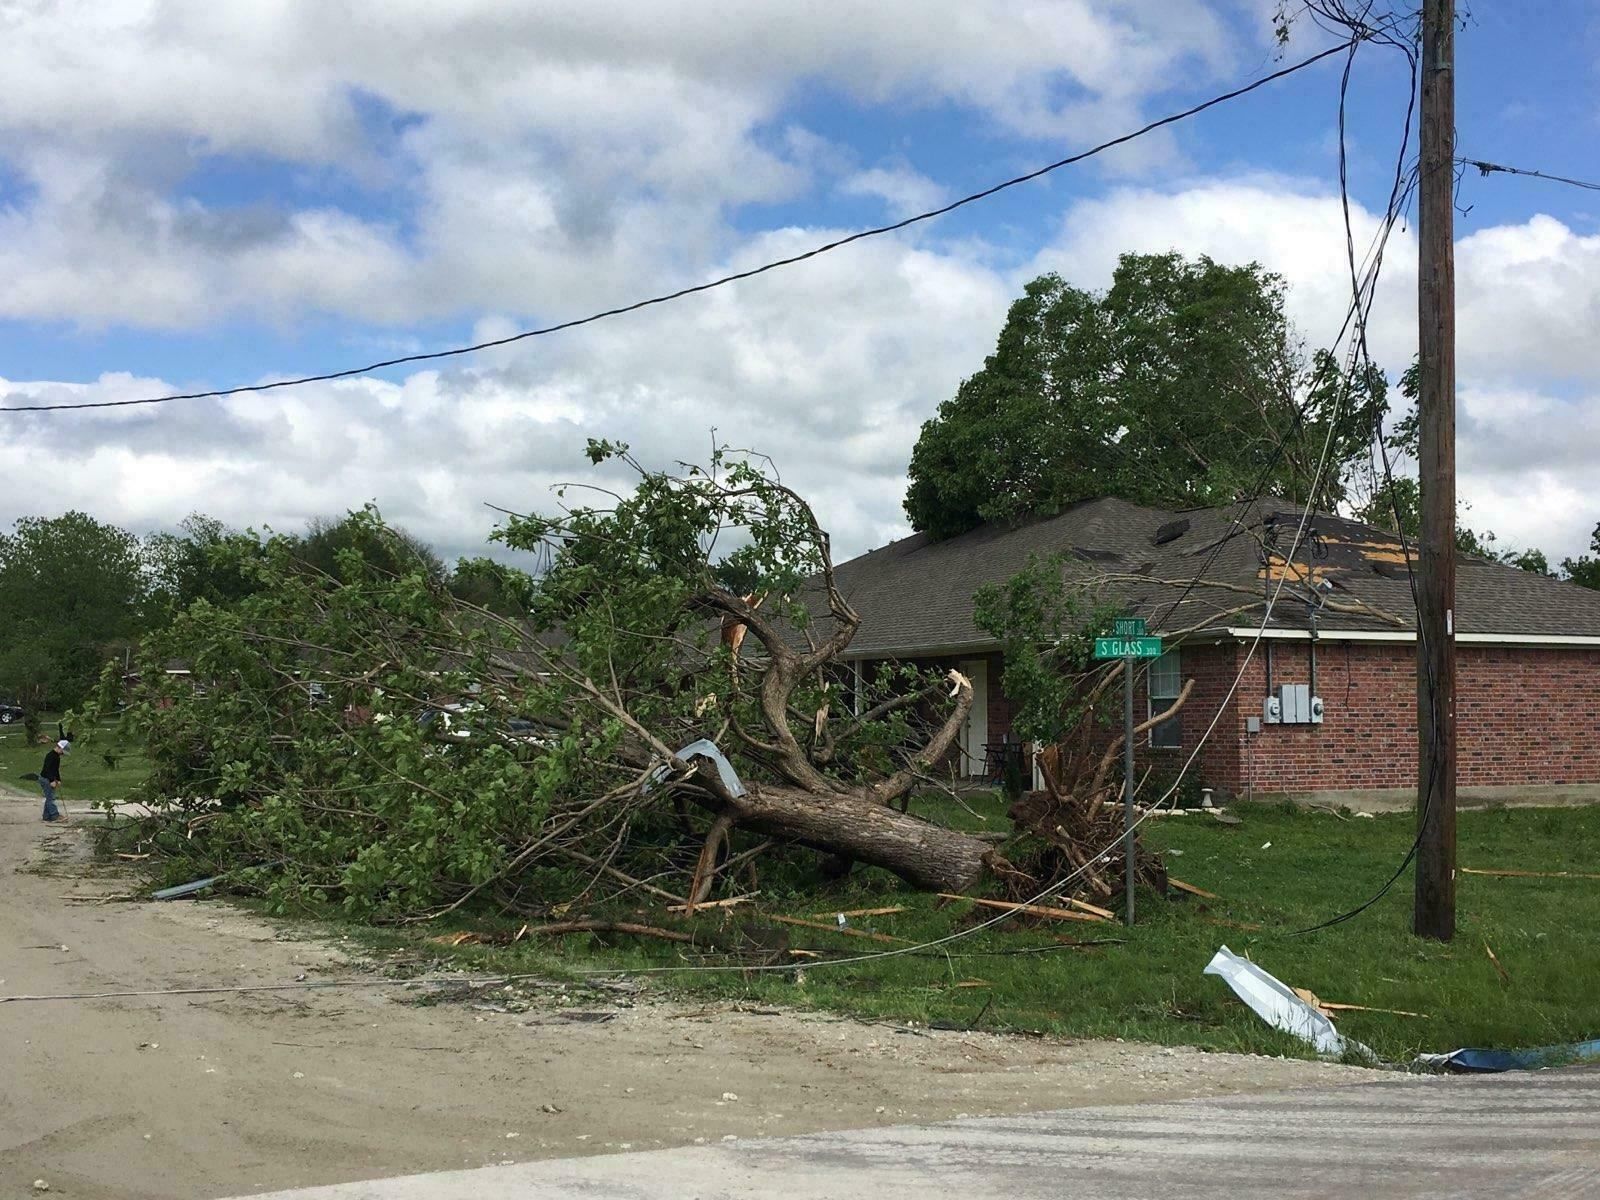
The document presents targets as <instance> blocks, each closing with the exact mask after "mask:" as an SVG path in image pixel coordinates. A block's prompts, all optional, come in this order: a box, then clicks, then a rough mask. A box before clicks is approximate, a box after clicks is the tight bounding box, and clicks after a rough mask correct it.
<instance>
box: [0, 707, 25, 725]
mask: <svg viewBox="0 0 1600 1200" xmlns="http://www.w3.org/2000/svg"><path fill="white" fill-rule="evenodd" d="M27 715H28V714H27V712H26V711H25V710H24V709H23V707H22V705H20V704H3V703H0V725H9V724H11V723H12V722H13V721H20V720H22V718H24V717H26V716H27Z"/></svg>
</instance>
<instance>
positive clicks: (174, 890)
mask: <svg viewBox="0 0 1600 1200" xmlns="http://www.w3.org/2000/svg"><path fill="white" fill-rule="evenodd" d="M224 878H226V876H224V875H210V876H207V877H206V878H205V879H196V880H194V881H193V882H191V883H180V884H179V885H178V886H177V887H169V888H162V889H161V890H160V891H159V892H152V893H150V898H151V899H152V900H181V899H182V898H183V897H185V896H192V895H194V894H195V893H196V892H203V891H205V889H206V888H208V887H210V886H211V885H212V884H213V883H216V882H217V880H219V879H224Z"/></svg>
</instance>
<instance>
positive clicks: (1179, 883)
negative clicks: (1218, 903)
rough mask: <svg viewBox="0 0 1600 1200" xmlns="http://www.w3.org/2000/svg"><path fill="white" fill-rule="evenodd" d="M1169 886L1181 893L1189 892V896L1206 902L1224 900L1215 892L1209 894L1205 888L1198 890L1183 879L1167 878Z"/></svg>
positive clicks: (1169, 876)
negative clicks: (1197, 897)
mask: <svg viewBox="0 0 1600 1200" xmlns="http://www.w3.org/2000/svg"><path fill="white" fill-rule="evenodd" d="M1167 886H1168V887H1175V888H1177V889H1178V890H1179V891H1180V892H1188V893H1189V895H1191V896H1199V897H1200V898H1201V899H1204V900H1221V899H1222V897H1221V896H1219V895H1217V894H1216V893H1215V892H1208V891H1206V890H1205V888H1197V887H1195V885H1194V884H1192V883H1185V882H1184V881H1183V880H1181V879H1174V878H1173V877H1172V876H1171V875H1168V876H1167Z"/></svg>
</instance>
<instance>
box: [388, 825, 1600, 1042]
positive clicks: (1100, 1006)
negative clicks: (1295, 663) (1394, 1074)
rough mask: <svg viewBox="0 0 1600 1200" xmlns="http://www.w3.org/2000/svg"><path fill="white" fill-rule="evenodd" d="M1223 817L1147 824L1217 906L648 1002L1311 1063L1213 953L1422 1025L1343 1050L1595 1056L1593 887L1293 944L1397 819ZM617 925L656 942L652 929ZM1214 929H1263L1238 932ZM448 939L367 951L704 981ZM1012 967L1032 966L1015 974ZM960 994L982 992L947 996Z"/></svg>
mask: <svg viewBox="0 0 1600 1200" xmlns="http://www.w3.org/2000/svg"><path fill="white" fill-rule="evenodd" d="M982 803H983V802H982V801H979V802H978V804H982ZM987 807H988V812H989V814H990V819H989V821H988V822H987V824H988V825H989V826H991V827H995V826H1000V825H1001V824H1002V822H1001V820H1000V819H999V817H998V813H997V811H996V809H995V806H994V805H993V803H992V801H991V802H989V804H988V805H987ZM1234 811H1235V812H1236V813H1237V814H1238V815H1240V816H1242V817H1243V818H1244V824H1243V825H1241V826H1237V827H1229V826H1224V825H1221V824H1219V823H1217V822H1215V821H1212V820H1211V819H1210V818H1209V817H1203V816H1196V815H1189V816H1184V817H1164V818H1160V819H1158V820H1152V821H1150V822H1148V823H1147V825H1146V827H1145V828H1146V830H1147V836H1148V839H1149V842H1150V844H1151V845H1152V846H1154V847H1157V848H1160V849H1162V850H1164V851H1166V852H1168V860H1167V861H1168V865H1169V869H1170V871H1171V873H1172V874H1173V875H1175V876H1177V877H1178V878H1181V879H1183V880H1185V881H1187V882H1189V883H1192V884H1195V885H1197V886H1199V887H1201V888H1204V889H1206V890H1208V891H1211V892H1215V893H1217V894H1218V895H1219V896H1221V897H1222V899H1221V900H1216V901H1201V900H1197V899H1195V898H1192V897H1191V898H1186V899H1182V900H1170V901H1169V900H1163V899H1161V898H1160V897H1158V896H1156V895H1154V894H1148V895H1141V896H1140V903H1139V918H1140V919H1139V923H1138V925H1137V926H1135V927H1134V928H1133V929H1132V930H1127V929H1124V928H1122V927H1121V926H1119V925H1097V924H1078V923H1072V924H1070V925H1051V926H1048V927H1040V926H1019V925H1017V924H1015V923H1013V922H1009V921H1008V922H1007V923H1005V924H1004V925H1002V926H1001V927H999V928H998V929H994V930H986V931H984V932H982V933H978V934H975V935H973V936H971V937H967V938H963V939H962V940H960V941H957V942H954V943H952V944H950V945H948V946H945V947H942V948H940V949H937V950H929V951H925V952H920V953H918V954H916V955H905V956H900V957H894V958H882V959H877V960H874V961H871V962H866V963H861V964H857V965H847V966H826V965H816V964H813V965H808V966H804V967H803V968H802V969H801V971H800V973H799V975H798V977H797V973H796V972H795V971H793V970H785V971H781V972H773V973H770V974H761V975H746V974H743V973H738V972H735V973H727V974H705V975H694V974H671V975H662V976H658V977H657V978H658V980H659V982H660V985H661V986H663V987H665V988H669V989H673V990H680V991H688V992H693V993H696V994H698V995H707V994H709V995H713V996H718V997H728V998H739V999H748V1000H756V1001H764V1002H769V1003H770V1002H779V1003H785V1004H792V1005H798V1006H804V1007H812V1008H821V1009H831V1010H836V1011H840V1012H845V1013H850V1014H854V1015H857V1016H861V1017H867V1018H885V1019H893V1020H896V1021H916V1022H948V1023H958V1024H962V1025H965V1024H966V1023H968V1022H970V1021H972V1020H973V1019H974V1018H975V1017H976V1016H977V1015H978V1014H979V1012H980V1010H984V1011H983V1016H982V1023H981V1025H980V1028H984V1029H1012V1030H1037V1031H1045V1032H1049V1033H1052V1034H1057V1035H1065V1036H1081V1037H1121V1038H1128V1039H1138V1040H1142V1041H1149V1042H1162V1043H1184V1044H1191V1045H1197V1046H1203V1047H1210V1048H1215V1049H1227V1050H1244V1051H1255V1052H1263V1053H1273V1054H1282V1053H1289V1054H1304V1053H1307V1050H1306V1048H1305V1047H1304V1046H1302V1045H1301V1044H1300V1043H1298V1042H1296V1041H1294V1040H1292V1039H1290V1038H1288V1037H1286V1036H1285V1035H1282V1034H1279V1033H1277V1032H1275V1031H1273V1030H1271V1029H1269V1028H1267V1027H1266V1026H1265V1025H1264V1024H1263V1023H1262V1022H1261V1021H1260V1020H1259V1019H1258V1018H1257V1017H1256V1016H1255V1015H1254V1014H1253V1013H1252V1012H1250V1011H1249V1010H1248V1009H1246V1008H1245V1007H1244V1006H1243V1005H1242V1004H1241V1003H1240V1002H1239V1001H1238V1000H1237V999H1235V998H1234V996H1233V995H1232V993H1231V992H1230V991H1229V990H1228V988H1227V987H1226V985H1225V984H1223V983H1222V982H1221V981H1220V980H1218V979H1216V978H1214V977H1211V976H1206V975H1202V974H1201V969H1202V968H1203V967H1204V966H1205V965H1206V963H1207V961H1208V960H1209V959H1210V958H1211V956H1212V954H1213V953H1214V952H1215V951H1216V949H1217V947H1218V946H1220V945H1222V944H1224V943H1226V944H1227V945H1229V946H1230V947H1231V948H1232V949H1233V950H1234V951H1235V952H1237V953H1242V954H1248V955H1249V957H1250V958H1252V959H1253V960H1254V961H1255V962H1257V963H1259V964H1260V965H1261V966H1263V967H1264V968H1266V969H1267V970H1269V971H1271V972H1272V973H1273V974H1274V975H1276V976H1278V977H1279V978H1280V979H1282V980H1283V981H1284V982H1286V983H1288V984H1290V985H1291V986H1299V987H1306V988H1310V989H1311V990H1313V991H1314V992H1316V993H1317V994H1318V995H1319V996H1320V997H1321V998H1322V999H1324V1000H1328V1001H1335V1002H1340V1003H1346V1004H1361V1005H1367V1006H1370V1007H1375V1008H1391V1009H1403V1010H1407V1011H1411V1012H1420V1013H1424V1014H1427V1015H1426V1016H1425V1017H1420V1018H1417V1017H1400V1016H1389V1015H1384V1014H1381V1013H1364V1012H1350V1013H1346V1014H1344V1015H1343V1016H1342V1017H1341V1019H1340V1022H1339V1024H1340V1028H1341V1029H1342V1030H1343V1031H1344V1032H1345V1033H1346V1035H1347V1036H1351V1037H1354V1038H1356V1039H1358V1040H1360V1041H1362V1042H1365V1043H1367V1044H1368V1045H1369V1046H1371V1047H1373V1048H1374V1049H1375V1050H1377V1051H1378V1052H1379V1053H1380V1054H1381V1055H1383V1056H1385V1057H1388V1058H1392V1059H1403V1058H1406V1057H1409V1056H1410V1055H1411V1054H1413V1053H1415V1052H1417V1051H1419V1050H1451V1049H1454V1048H1456V1047H1457V1046H1461V1045H1481V1046H1495V1047H1514V1046H1531V1045H1541V1044H1547V1043H1559V1042H1567V1041H1575V1040H1580V1039H1585V1038H1592V1037H1597V1036H1600V989H1597V988H1596V987H1595V980H1596V979H1597V978H1600V938H1597V936H1596V930H1597V929H1600V881H1597V880H1581V879H1505V878H1490V877H1485V876H1472V875H1463V876H1460V877H1459V880H1458V902H1459V932H1458V934H1457V937H1456V940H1455V941H1454V942H1453V943H1451V944H1449V945H1444V944H1439V943H1435V942H1429V941H1424V940H1421V939H1418V938H1415V937H1413V936H1411V934H1410V933H1409V931H1408V924H1409V920H1410V909H1411V875H1410V873H1409V872H1408V873H1407V874H1406V875H1405V876H1403V877H1402V879H1401V880H1400V882H1399V883H1397V884H1396V886H1395V887H1394V889H1393V890H1392V891H1391V892H1390V893H1389V894H1388V895H1387V896H1386V897H1385V898H1384V899H1383V900H1381V901H1379V902H1378V903H1377V904H1375V905H1374V906H1373V907H1372V908H1370V909H1369V910H1367V911H1366V912H1365V913H1363V914H1362V915H1361V916H1359V917H1356V918H1355V919H1353V920H1351V921H1347V922H1345V923H1343V924H1341V925H1338V926H1336V927H1334V928H1331V929H1327V930H1322V931H1320V932H1317V933H1313V934H1309V935H1306V936H1303V937H1294V936H1289V935H1290V933H1291V931H1293V930H1295V929H1298V928H1301V927H1303V926H1306V925H1310V924H1314V923H1316V922H1319V921H1322V920H1326V919H1327V918H1329V917H1332V916H1335V915H1336V914H1338V913H1340V912H1343V911H1345V910H1346V909H1348V908H1351V907H1353V906H1354V905H1356V904H1358V903H1360V902H1361V901H1363V900H1365V899H1366V898H1367V897H1368V896H1370V895H1371V894H1372V893H1373V892H1374V891H1376V890H1377V888H1378V887H1379V886H1380V885H1381V884H1382V883H1383V881H1384V880H1385V879H1387V878H1388V876H1389V875H1390V874H1392V873H1393V871H1394V869H1395V867H1396V866H1397V865H1398V864H1399V862H1400V859H1401V857H1402V856H1403V855H1404V853H1405V851H1406V848H1407V847H1408V846H1409V844H1410V842H1411V838H1412V836H1413V823H1412V818H1411V817H1410V816H1409V815H1394V816H1380V817H1377V818H1375V819H1371V820H1367V819H1354V818H1352V819H1345V820H1341V819H1339V818H1337V817H1335V816H1333V815H1331V814H1327V813H1318V812H1299V811H1292V810H1289V809H1287V808H1265V807H1256V808H1244V807H1238V808H1235V810H1234ZM941 815H942V816H943V817H945V818H947V819H949V820H950V822H951V823H952V824H955V823H960V824H963V825H967V826H972V825H983V824H984V822H982V821H980V820H979V819H978V818H976V817H974V816H972V815H969V814H967V813H963V812H960V811H959V810H954V809H952V808H951V807H950V806H948V805H945V806H944V807H943V808H942V811H941ZM1269 842H1270V843H1271V845H1270V847H1266V843H1269ZM1459 842H1460V865H1462V866H1479V867H1495V868H1517V869H1525V870H1542V871H1557V870H1573V871H1595V870H1596V869H1597V864H1600V809H1513V810H1501V811H1491V812H1470V813H1462V814H1461V815H1460V818H1459ZM1264 847H1265V848H1264ZM762 887H763V892H762V897H761V901H760V908H761V910H762V911H763V912H768V913H783V914H788V915H796V916H804V917H808V918H810V917H814V916H816V915H817V914H819V913H827V912H831V911H835V910H839V909H851V908H866V907H875V906H881V905H889V904H900V905H905V906H906V907H907V909H908V911H907V912H904V913H900V914H896V915H892V916H885V917H878V918H866V919H860V920H857V921H854V922H852V925H853V927H855V928H861V929H867V930H872V931H876V932H882V933H888V934H891V935H893V936H896V937H901V938H906V939H910V940H912V941H914V942H921V941H925V940H931V939H934V938H938V937H941V936H944V935H946V934H948V933H950V932H952V931H954V930H958V929H961V928H963V927H965V926H966V925H969V924H971V923H972V918H971V917H970V916H969V915H968V913H967V912H966V911H965V910H966V909H967V907H968V906H966V905H951V906H947V907H943V908H940V907H938V902H937V901H935V900H933V899H931V898H930V897H927V896H924V895H919V894H917V893H914V892H911V891H908V890H906V889H905V888H904V886H903V885H901V884H899V882H898V881H897V880H895V879H893V878H892V877H890V876H888V875H886V874H884V873H883V872H878V871H859V872H857V873H856V874H855V875H852V876H851V877H850V878H848V879H846V880H844V881H840V882H837V883H833V884H823V883H821V882H820V881H819V880H817V879H815V878H814V877H806V876H804V875H800V874H789V875H787V876H785V874H784V873H783V872H782V871H768V872H767V873H765V874H764V876H763V879H762ZM639 913H642V914H643V915H642V916H641V915H638V914H639ZM596 915H601V914H596ZM612 915H616V916H623V915H626V916H629V917H631V918H632V919H635V920H644V919H648V920H649V921H650V922H651V923H655V924H673V922H672V921H671V920H670V919H668V918H667V917H665V915H664V914H662V913H661V911H660V909H659V908H653V907H652V908H648V909H640V910H637V911H635V910H629V911H628V912H627V913H626V914H623V913H616V914H612ZM1217 921H1224V922H1234V923H1237V924H1258V925H1260V926H1262V929H1261V930H1260V931H1258V932H1253V931H1248V930H1244V929H1239V928H1234V927H1229V926H1226V925H1219V924H1216V923H1215V922H1217ZM503 924H504V923H503V922H502V925H503ZM677 924H678V925H679V926H680V927H692V928H698V929H702V930H705V931H706V933H707V935H708V936H709V937H710V938H712V939H716V940H718V941H720V942H722V943H728V942H733V941H736V940H738V939H739V938H741V937H750V936H759V937H769V936H772V935H773V933H775V931H776V930H777V929H779V928H781V927H777V926H771V925H763V923H762V922H761V920H760V916H759V914H752V913H751V911H750V909H749V908H744V909H739V910H735V911H734V912H732V913H730V914H721V913H704V914H702V915H700V916H698V917H697V918H695V919H694V922H693V925H692V926H690V925H688V924H687V923H684V922H678V923H677ZM462 927H463V926H459V925H456V926H449V927H442V926H439V925H429V926H425V927H423V929H422V930H421V931H410V932H403V933H402V932H395V931H371V932H369V933H366V934H365V935H364V936H365V937H367V938H368V939H369V940H371V941H373V942H375V943H377V944H379V945H381V946H384V947H389V948H401V947H411V948H413V949H415V948H417V947H418V946H419V945H421V946H422V947H423V948H425V949H426V951H427V953H428V954H429V955H430V956H431V955H435V954H436V955H438V956H440V957H450V958H456V959H458V960H461V961H464V962H465V963H467V964H469V965H471V966H473V967H475V968H479V969H484V970H489V971H508V972H509V971H533V972H539V971H549V972H562V971H568V972H582V971H585V970H589V969H594V968H602V967H603V968H616V969H627V968H641V967H658V966H665V965H688V964H695V963H708V962H715V961H720V960H718V959H717V958H716V957H715V956H713V955H704V954H700V953H697V952H694V951H690V950H689V948H687V947H682V946H672V945H669V944H667V943H664V942H655V941H644V940H641V939H633V938H620V939H616V944H615V945H614V946H610V945H607V944H606V941H607V939H603V938H600V937H591V936H588V935H581V936H573V937H567V938H565V939H560V940H558V941H555V942H551V943H544V944H534V943H532V942H529V941H524V942H521V943H518V944H516V945H512V946H501V947H461V948H459V949H454V950H447V949H444V948H442V947H439V946H437V945H436V944H433V943H424V942H422V939H423V938H424V937H425V936H437V935H439V934H440V933H443V932H447V930H448V929H455V928H462ZM479 927H480V928H482V927H485V926H482V925H480V926H479ZM511 927H513V928H514V927H515V925H514V924H513V925H512V926H511ZM763 930H765V931H766V932H762V931H763ZM785 932H786V933H787V935H788V937H789V940H790V944H792V945H794V946H804V947H812V948H818V949H825V950H827V951H829V952H832V953H842V952H848V953H873V952H876V951H879V950H882V949H885V948H886V947H884V946H881V945H878V944H875V943H873V942H870V941H866V940H862V939H856V938H849V937H841V936H838V935H836V934H832V933H830V932H824V931H821V930H818V931H812V930H807V929H793V928H791V929H788V930H786V931H785ZM1062 937H1066V938H1072V939H1077V940H1092V939H1100V938H1125V939H1126V943H1125V944H1121V945H1104V946H1100V947H1096V948H1086V949H1073V948H1065V947H1062V946H1061V945H1060V944H1059V942H1058V940H1057V939H1059V938H1062ZM1485 942H1487V943H1488V944H1489V945H1490V946H1492V947H1493V950H1494V953H1495V955H1496V956H1497V957H1498V959H1499V961H1500V963H1501V964H1502V965H1503V966H1504V968H1505V970H1506V972H1507V974H1508V975H1509V983H1507V982H1503V981H1502V980H1501V978H1500V976H1499V975H1498V973H1497V972H1496V970H1495V968H1494V966H1493V964H1492V963H1491V962H1490V960H1489V957H1488V955H1487V954H1486V953H1485V950H1484V944H1485ZM1019 950H1028V951H1030V952H1029V953H1015V951H1019ZM1036 950H1037V951H1038V952H1031V951H1036ZM973 981H977V984H976V985H973V986H966V987H958V986H956V985H957V984H961V983H967V984H969V985H972V984H973Z"/></svg>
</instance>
